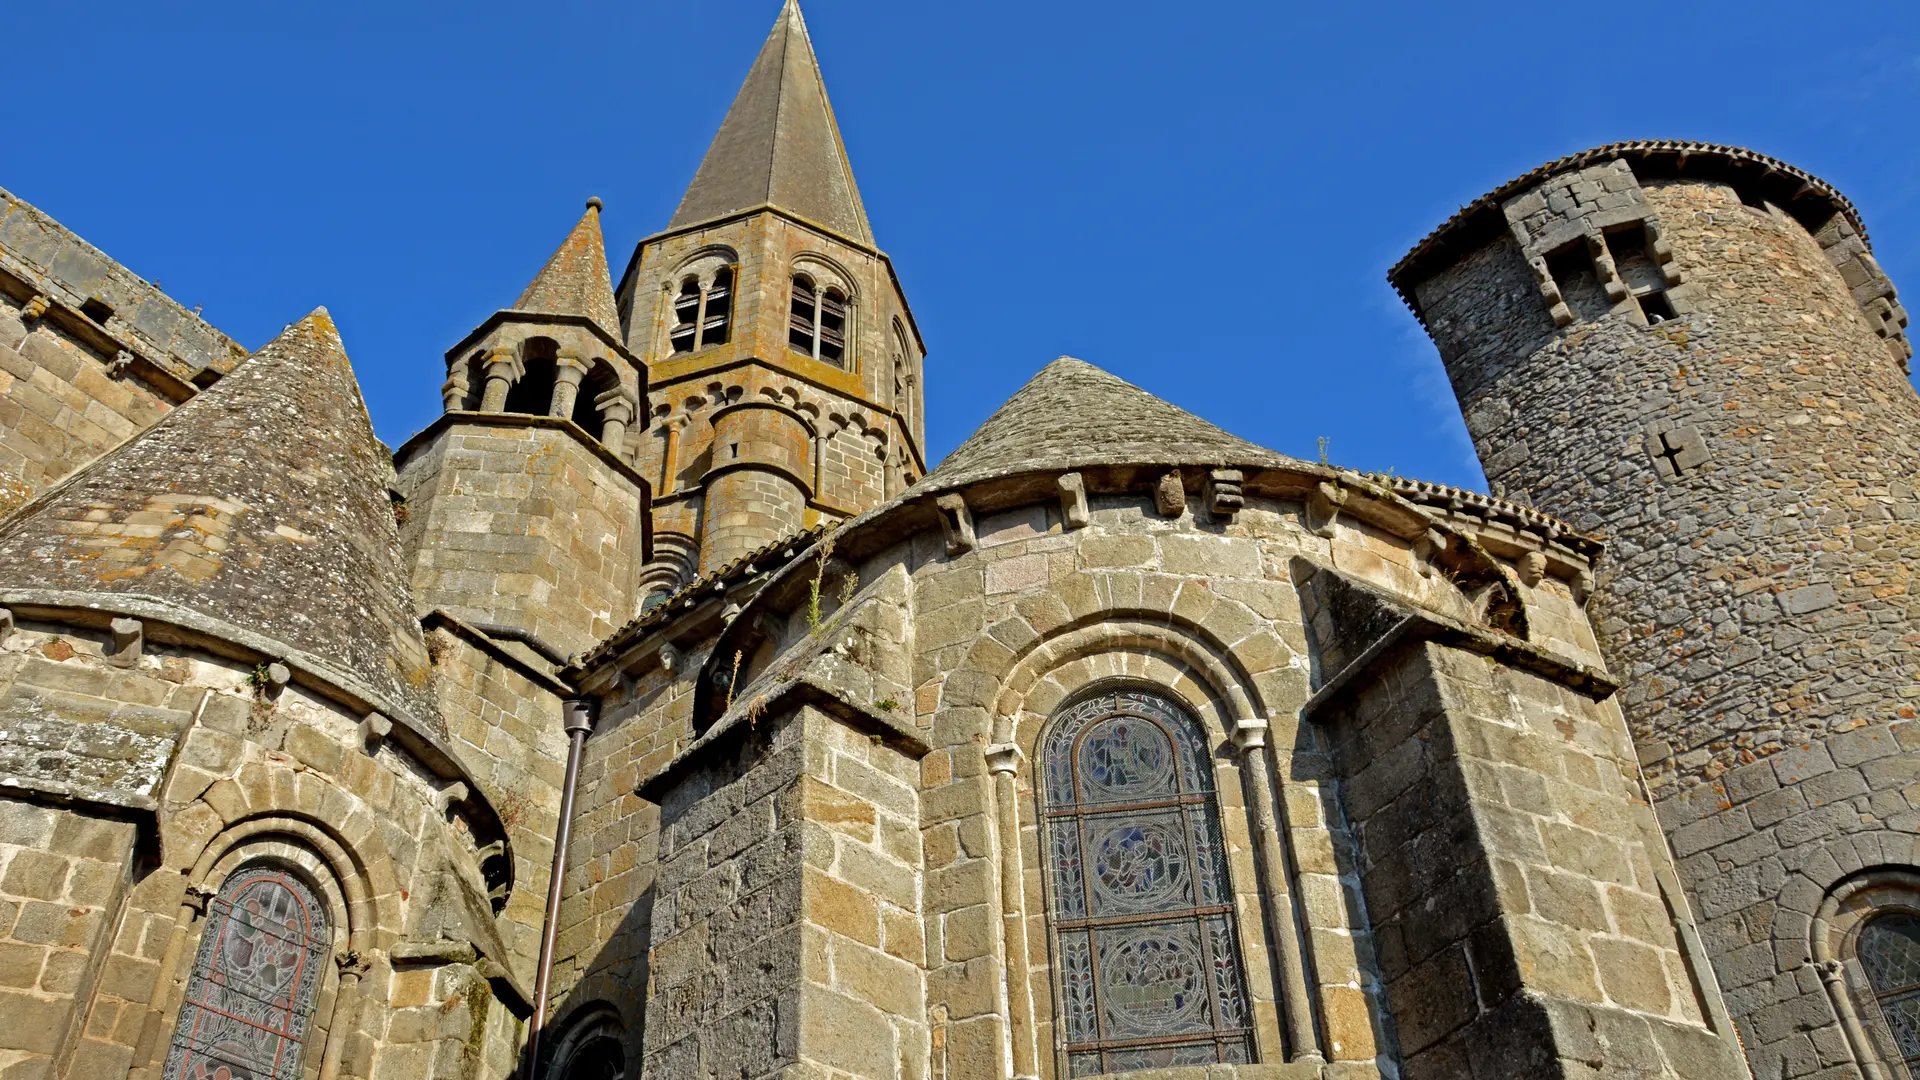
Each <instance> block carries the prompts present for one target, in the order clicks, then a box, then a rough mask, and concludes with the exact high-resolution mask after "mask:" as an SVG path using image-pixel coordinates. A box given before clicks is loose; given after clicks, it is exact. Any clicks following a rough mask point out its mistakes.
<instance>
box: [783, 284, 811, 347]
mask: <svg viewBox="0 0 1920 1080" xmlns="http://www.w3.org/2000/svg"><path fill="white" fill-rule="evenodd" d="M787 344H789V345H792V346H793V347H794V348H796V349H798V350H800V351H801V352H803V353H806V354H807V355H808V356H812V355H813V293H812V291H811V290H808V291H804V292H803V291H802V287H801V286H800V285H799V284H797V283H796V284H795V285H794V287H793V313H792V314H791V315H789V316H788V317H787Z"/></svg>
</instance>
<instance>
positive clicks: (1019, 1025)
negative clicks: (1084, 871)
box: [986, 743, 1040, 1080]
mask: <svg viewBox="0 0 1920 1080" xmlns="http://www.w3.org/2000/svg"><path fill="white" fill-rule="evenodd" d="M986 756H987V771H988V772H990V773H992V774H993V799H994V808H995V826H996V829H997V831H998V832H999V834H1000V934H1001V938H1002V940H1003V942H1004V947H1005V949H1006V972H1007V1012H1008V1013H1009V1016H1008V1017H1007V1019H1008V1021H1009V1022H1008V1025H1007V1027H1008V1030H1009V1033H1010V1034H1011V1036H1012V1038H1013V1075H1014V1077H1015V1080H1027V1078H1029V1077H1037V1076H1039V1075H1040V1069H1039V1064H1038V1061H1037V1060H1036V1059H1037V1057H1038V1054H1037V1052H1036V1050H1035V1048H1034V1041H1033V1040H1034V1031H1033V981H1032V973H1031V970H1030V969H1031V966H1032V965H1031V964H1030V963H1029V962H1028V958H1027V910H1026V901H1025V897H1026V890H1025V885H1026V878H1025V875H1024V873H1023V871H1022V870H1021V866H1020V807H1019V802H1018V798H1017V796H1018V788H1017V784H1016V781H1017V778H1018V775H1019V772H1020V758H1021V754H1020V748H1019V747H1018V746H1015V745H1014V744H1013V743H995V744H994V745H992V746H989V747H987V748H986Z"/></svg>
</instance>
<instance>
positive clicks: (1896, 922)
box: [1859, 911, 1920, 1068]
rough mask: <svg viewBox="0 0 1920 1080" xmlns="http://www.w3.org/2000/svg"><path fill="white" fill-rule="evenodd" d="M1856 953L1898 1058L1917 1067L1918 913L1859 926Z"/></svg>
mask: <svg viewBox="0 0 1920 1080" xmlns="http://www.w3.org/2000/svg"><path fill="white" fill-rule="evenodd" d="M1859 953H1860V966H1861V967H1863V968H1865V969H1866V972H1867V981H1868V982H1869V983H1871V984H1872V985H1873V995H1874V997H1876V998H1878V999H1879V1001H1880V1012H1881V1013H1882V1014H1883V1015H1885V1016H1886V1018H1887V1027H1888V1029H1889V1030H1890V1031H1891V1032H1892V1033H1893V1041H1894V1045H1895V1046H1896V1047H1897V1048H1898V1049H1899V1052H1900V1060H1902V1061H1904V1062H1906V1063H1907V1065H1908V1067H1909V1068H1914V1067H1920V916H1917V915H1913V914H1910V913H1908V912H1904V911H1902V912H1895V913H1892V914H1888V915H1881V916H1878V917H1876V918H1874V919H1873V920H1872V921H1871V922H1869V923H1867V925H1865V926H1863V927H1861V928H1860V944H1859Z"/></svg>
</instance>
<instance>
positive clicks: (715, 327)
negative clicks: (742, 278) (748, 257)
mask: <svg viewBox="0 0 1920 1080" xmlns="http://www.w3.org/2000/svg"><path fill="white" fill-rule="evenodd" d="M732 286H733V275H732V274H731V273H728V272H727V271H725V270H722V271H720V272H719V273H717V274H715V275H714V276H713V285H712V286H711V287H710V288H708V289H707V321H706V323H705V324H704V325H703V326H702V327H701V328H700V344H701V346H702V347H705V346H708V345H725V344H726V343H727V324H728V323H729V322H730V321H731V320H732V318H733V288H732Z"/></svg>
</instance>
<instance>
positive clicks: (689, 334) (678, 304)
mask: <svg viewBox="0 0 1920 1080" xmlns="http://www.w3.org/2000/svg"><path fill="white" fill-rule="evenodd" d="M699 318H700V286H699V285H698V284H696V283H694V282H692V281H689V282H687V283H686V284H685V285H683V286H681V287H680V295H679V296H677V297H675V298H674V301H673V322H674V326H673V330H672V331H670V332H669V333H668V334H667V340H669V341H670V342H672V343H673V351H674V352H677V353H683V352H692V351H693V346H694V337H695V330H696V327H695V326H694V324H695V323H696V322H697V321H699Z"/></svg>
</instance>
